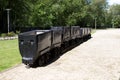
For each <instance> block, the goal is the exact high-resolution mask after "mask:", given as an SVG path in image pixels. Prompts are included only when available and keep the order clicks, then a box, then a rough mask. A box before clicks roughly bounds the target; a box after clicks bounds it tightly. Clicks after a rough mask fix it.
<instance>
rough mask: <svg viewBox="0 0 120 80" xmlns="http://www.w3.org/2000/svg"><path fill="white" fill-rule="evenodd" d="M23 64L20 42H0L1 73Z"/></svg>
mask: <svg viewBox="0 0 120 80" xmlns="http://www.w3.org/2000/svg"><path fill="white" fill-rule="evenodd" d="M20 63H21V56H20V54H19V49H18V40H17V39H15V40H4V41H0V71H3V70H5V69H8V68H10V67H12V66H15V65H17V64H20Z"/></svg>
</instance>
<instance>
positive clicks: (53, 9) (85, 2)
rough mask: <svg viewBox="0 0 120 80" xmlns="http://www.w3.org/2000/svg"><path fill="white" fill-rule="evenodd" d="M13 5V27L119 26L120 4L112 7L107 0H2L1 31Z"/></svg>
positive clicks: (11, 17) (0, 5) (0, 3)
mask: <svg viewBox="0 0 120 80" xmlns="http://www.w3.org/2000/svg"><path fill="white" fill-rule="evenodd" d="M7 8H10V9H11V11H10V23H11V27H14V28H21V27H40V28H47V27H51V26H67V25H68V26H71V25H79V26H81V27H86V26H87V27H92V28H94V24H95V20H96V23H97V28H104V27H105V26H106V27H111V26H113V25H114V26H116V27H118V26H120V16H119V15H120V10H119V9H120V5H113V6H111V7H110V8H109V6H108V3H107V0H0V29H1V30H0V31H3V30H4V27H5V26H7V22H6V21H7V14H6V10H5V9H7Z"/></svg>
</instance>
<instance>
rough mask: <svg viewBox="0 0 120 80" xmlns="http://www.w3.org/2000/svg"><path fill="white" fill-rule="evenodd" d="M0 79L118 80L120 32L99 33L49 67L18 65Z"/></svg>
mask: <svg viewBox="0 0 120 80" xmlns="http://www.w3.org/2000/svg"><path fill="white" fill-rule="evenodd" d="M0 80H120V29H107V30H98V31H97V32H96V33H94V34H93V35H92V38H91V39H89V40H88V41H86V42H84V43H82V44H81V45H79V46H77V47H76V48H74V49H72V50H70V51H68V52H67V53H65V54H64V55H62V56H61V57H60V58H59V59H58V60H56V61H55V62H53V63H51V64H50V65H48V66H45V67H37V68H29V69H27V68H25V65H24V64H21V65H20V66H17V67H15V68H13V69H10V70H7V71H5V72H2V73H0Z"/></svg>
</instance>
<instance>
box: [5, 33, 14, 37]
mask: <svg viewBox="0 0 120 80" xmlns="http://www.w3.org/2000/svg"><path fill="white" fill-rule="evenodd" d="M15 35H16V34H15V33H14V32H9V33H8V34H7V36H8V37H12V36H15Z"/></svg>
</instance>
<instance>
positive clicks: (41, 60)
mask: <svg viewBox="0 0 120 80" xmlns="http://www.w3.org/2000/svg"><path fill="white" fill-rule="evenodd" d="M38 64H39V66H43V64H44V56H41V57H40V58H39V60H38Z"/></svg>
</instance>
